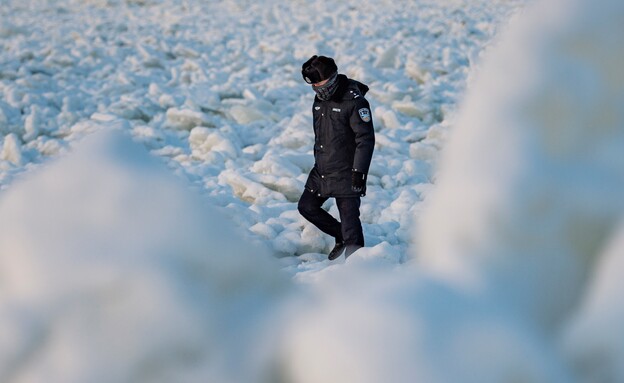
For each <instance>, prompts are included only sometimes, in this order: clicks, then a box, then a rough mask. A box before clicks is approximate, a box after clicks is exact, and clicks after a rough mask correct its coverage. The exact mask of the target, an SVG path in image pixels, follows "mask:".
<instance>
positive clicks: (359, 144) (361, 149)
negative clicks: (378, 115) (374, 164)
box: [349, 97, 375, 174]
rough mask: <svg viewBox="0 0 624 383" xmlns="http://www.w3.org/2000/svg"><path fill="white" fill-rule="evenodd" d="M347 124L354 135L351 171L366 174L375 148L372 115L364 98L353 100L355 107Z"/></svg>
mask: <svg viewBox="0 0 624 383" xmlns="http://www.w3.org/2000/svg"><path fill="white" fill-rule="evenodd" d="M349 122H350V124H351V129H353V133H355V156H354V159H353V170H355V171H358V172H361V173H365V174H368V169H369V167H370V163H371V158H372V157H373V150H374V148H375V130H374V128H373V114H372V112H371V110H370V105H369V104H368V101H366V99H365V98H363V97H362V98H359V99H356V100H355V107H354V108H353V112H352V113H351V118H350V120H349Z"/></svg>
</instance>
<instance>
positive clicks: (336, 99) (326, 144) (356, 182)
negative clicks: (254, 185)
mask: <svg viewBox="0 0 624 383" xmlns="http://www.w3.org/2000/svg"><path fill="white" fill-rule="evenodd" d="M301 74H302V75H303V79H304V80H305V81H306V82H307V83H308V84H311V85H312V89H313V90H314V92H315V93H316V96H315V98H314V104H313V107H312V115H313V121H314V136H315V141H314V160H315V164H314V168H312V171H311V172H310V175H309V176H308V180H307V182H306V185H305V190H304V192H303V194H302V195H301V198H300V199H299V205H298V209H299V212H300V213H301V215H302V216H303V217H304V218H305V219H307V220H308V221H310V222H311V223H313V224H314V225H315V226H316V227H318V228H319V229H320V230H321V231H323V232H324V233H327V234H329V235H331V236H332V237H334V238H335V239H336V245H335V246H334V248H333V249H332V251H331V252H330V253H329V256H328V259H329V260H334V259H336V258H338V257H339V256H340V255H341V254H342V253H343V251H345V249H346V256H347V257H348V256H349V255H351V254H352V253H353V252H355V251H356V250H357V249H359V248H361V247H363V246H364V235H363V233H362V223H361V222H360V197H363V196H364V195H365V194H366V177H367V174H368V169H369V166H370V162H371V158H372V156H373V148H374V146H375V131H374V130H373V119H372V114H371V110H370V105H369V104H368V101H366V99H365V98H364V95H365V94H366V92H367V91H368V87H367V86H366V85H364V84H362V83H360V82H358V81H355V80H352V79H349V78H347V77H346V76H345V75H343V74H338V67H337V66H336V63H335V62H334V60H333V59H332V58H330V57H325V56H312V57H311V58H310V59H309V60H308V61H306V62H305V63H304V64H303V66H302V68H301ZM332 197H333V198H335V199H336V206H337V207H338V212H339V213H340V222H338V221H337V220H336V219H335V218H334V217H332V216H331V215H330V214H329V213H328V212H326V211H325V210H323V209H322V208H321V206H322V205H323V203H324V202H325V201H327V199H329V198H332Z"/></svg>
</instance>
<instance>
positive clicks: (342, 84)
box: [331, 74, 369, 101]
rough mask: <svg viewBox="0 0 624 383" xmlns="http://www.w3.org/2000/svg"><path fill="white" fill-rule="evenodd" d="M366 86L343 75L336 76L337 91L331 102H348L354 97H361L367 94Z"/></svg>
mask: <svg viewBox="0 0 624 383" xmlns="http://www.w3.org/2000/svg"><path fill="white" fill-rule="evenodd" d="M368 89H369V88H368V86H367V85H366V84H363V83H361V82H359V81H357V80H353V79H350V78H348V77H347V76H345V75H344V74H339V75H338V89H336V93H334V95H333V97H332V98H331V99H332V101H341V100H350V99H353V96H354V95H358V96H362V97H364V95H365V94H366V93H367V92H368Z"/></svg>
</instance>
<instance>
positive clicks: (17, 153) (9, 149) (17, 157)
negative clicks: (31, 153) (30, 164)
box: [0, 133, 22, 166]
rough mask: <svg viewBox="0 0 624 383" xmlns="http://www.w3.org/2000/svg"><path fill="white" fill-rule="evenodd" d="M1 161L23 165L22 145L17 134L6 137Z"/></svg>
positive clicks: (0, 156)
mask: <svg viewBox="0 0 624 383" xmlns="http://www.w3.org/2000/svg"><path fill="white" fill-rule="evenodd" d="M0 160H4V161H9V162H11V163H13V164H14V165H18V166H19V165H22V144H21V142H20V139H19V138H18V137H17V135H16V134H15V133H11V134H9V135H7V136H6V137H4V144H3V145H2V153H0Z"/></svg>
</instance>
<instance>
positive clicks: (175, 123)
mask: <svg viewBox="0 0 624 383" xmlns="http://www.w3.org/2000/svg"><path fill="white" fill-rule="evenodd" d="M167 125H168V126H169V127H171V128H174V129H180V130H191V129H193V128H195V127H197V126H214V124H212V123H211V122H210V118H209V117H208V116H207V115H206V114H205V113H202V112H197V111H194V110H190V109H178V108H169V109H167Z"/></svg>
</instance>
